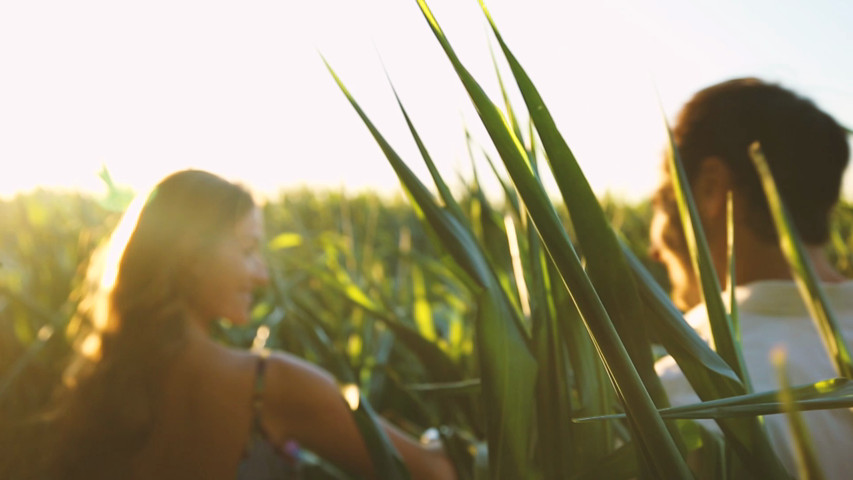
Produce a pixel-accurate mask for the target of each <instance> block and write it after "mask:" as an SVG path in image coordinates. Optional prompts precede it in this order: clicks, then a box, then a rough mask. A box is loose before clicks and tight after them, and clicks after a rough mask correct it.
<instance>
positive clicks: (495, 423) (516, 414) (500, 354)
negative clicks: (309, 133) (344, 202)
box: [327, 64, 539, 479]
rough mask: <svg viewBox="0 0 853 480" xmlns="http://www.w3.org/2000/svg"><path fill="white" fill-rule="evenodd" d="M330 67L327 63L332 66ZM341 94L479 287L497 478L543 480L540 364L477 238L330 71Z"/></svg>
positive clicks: (484, 385)
mask: <svg viewBox="0 0 853 480" xmlns="http://www.w3.org/2000/svg"><path fill="white" fill-rule="evenodd" d="M327 67H328V64H327ZM329 72H330V73H331V74H332V76H333V77H334V79H335V81H336V82H337V84H338V86H339V87H340V89H341V91H342V92H343V93H344V95H345V96H346V97H347V99H348V100H349V102H350V104H351V105H352V106H353V108H354V109H355V110H356V112H357V113H358V115H359V116H360V117H361V119H362V121H363V122H364V123H365V125H366V126H367V127H368V129H369V130H370V132H371V133H372V134H373V137H374V139H375V140H376V141H377V143H378V144H379V146H380V148H381V149H382V151H383V152H384V153H385V156H386V157H387V158H388V161H389V162H390V163H391V166H392V167H393V168H394V170H395V172H396V173H397V176H398V177H399V178H400V180H401V182H402V183H403V185H404V187H405V188H406V190H407V191H408V192H409V194H410V195H411V196H412V198H413V199H414V202H415V203H416V204H417V205H418V207H419V208H420V209H421V211H422V213H423V215H424V218H425V219H426V220H427V221H428V222H429V224H430V226H431V227H432V228H433V230H434V231H435V232H436V233H437V234H438V237H439V238H440V239H441V241H442V244H443V245H444V246H445V248H446V249H447V250H448V252H449V253H450V254H451V255H452V256H453V258H454V260H456V262H457V263H459V265H460V266H461V267H462V268H463V270H465V272H467V273H468V275H469V276H470V277H471V279H473V280H474V281H475V282H476V283H477V284H478V285H479V287H480V289H481V291H480V293H479V295H478V315H477V324H476V333H477V340H478V341H477V350H478V355H479V358H480V368H481V380H482V388H483V396H484V397H485V398H487V399H489V401H487V402H485V404H484V407H485V411H486V417H487V421H486V424H487V437H488V440H489V442H488V445H489V466H490V475H491V476H492V478H518V479H527V478H532V479H535V478H539V474H538V468H537V466H536V465H535V464H533V463H532V462H531V459H530V454H529V447H530V445H531V431H532V425H533V411H534V406H533V399H532V398H531V394H530V392H532V391H533V383H534V380H535V378H536V368H537V367H536V362H535V360H534V359H533V357H532V356H531V354H530V351H529V349H528V347H527V340H526V338H525V337H524V336H523V334H522V330H521V321H520V319H518V318H517V316H516V314H515V311H514V309H513V307H511V306H510V301H509V299H508V298H507V296H506V293H505V291H504V290H503V289H502V288H501V286H500V285H499V283H498V280H497V278H496V276H495V273H494V272H493V270H492V268H491V266H490V265H489V263H488V261H487V259H486V257H485V255H484V253H483V252H482V250H481V249H480V247H479V245H477V242H476V240H475V238H474V236H473V235H472V233H471V231H470V230H469V229H468V228H466V227H465V225H463V224H462V223H461V222H460V221H459V220H458V219H456V216H455V215H453V214H451V213H448V212H447V211H446V210H444V209H442V208H441V207H439V206H438V205H437V204H436V203H435V201H434V199H433V198H432V195H431V194H430V192H429V191H428V190H427V189H426V187H424V185H423V184H422V183H421V182H420V180H418V178H417V177H416V176H415V175H414V173H413V172H412V171H411V170H410V169H409V168H408V166H406V164H405V163H404V162H403V161H402V159H401V158H400V157H399V155H397V153H396V152H395V151H394V150H393V148H391V146H390V145H389V144H388V142H387V141H386V140H385V139H384V137H382V135H381V134H380V133H379V131H378V130H377V129H376V127H375V126H374V125H373V123H372V122H370V120H369V119H368V117H367V116H366V115H365V113H364V112H363V111H362V110H361V108H360V107H359V106H358V104H357V103H356V102H355V100H354V99H353V98H352V96H351V95H350V94H349V92H348V91H347V90H346V88H345V87H344V85H343V83H342V82H341V81H340V79H339V78H338V77H337V75H336V74H335V73H334V71H333V70H332V69H331V67H329Z"/></svg>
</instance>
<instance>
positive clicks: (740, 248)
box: [716, 233, 846, 285]
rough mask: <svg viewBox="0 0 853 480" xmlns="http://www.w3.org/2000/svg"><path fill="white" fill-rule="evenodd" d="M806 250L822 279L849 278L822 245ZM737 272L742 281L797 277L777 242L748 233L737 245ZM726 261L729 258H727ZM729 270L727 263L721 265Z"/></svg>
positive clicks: (741, 283)
mask: <svg viewBox="0 0 853 480" xmlns="http://www.w3.org/2000/svg"><path fill="white" fill-rule="evenodd" d="M805 253H806V256H807V257H808V259H809V261H810V262H811V264H812V267H813V268H814V272H815V274H816V275H817V278H818V279H819V280H820V281H822V282H829V283H837V282H841V281H844V280H846V279H845V277H844V276H843V275H841V273H839V272H838V271H837V270H836V269H835V268H834V267H833V265H832V264H831V262H830V261H829V259H828V258H827V255H826V253H825V249H824V247H823V246H822V245H806V246H805ZM735 256H736V264H735V268H736V271H735V276H736V281H737V284H738V285H745V284H747V283H752V282H756V281H760V280H790V279H792V278H793V276H792V274H791V269H790V267H789V266H788V261H787V260H786V259H785V256H784V255H783V254H782V250H781V249H780V248H779V246H778V245H777V244H773V243H767V242H765V241H762V240H759V239H757V238H755V237H754V236H752V235H750V234H748V233H746V234H743V235H741V237H740V238H739V239H738V242H737V245H736V248H735ZM723 262H725V260H724V261H723ZM717 263H718V265H716V266H717V267H718V268H722V269H721V270H719V271H720V272H725V271H726V269H725V268H723V267H724V266H725V263H723V264H722V265H720V264H719V263H720V262H719V259H718V262H717Z"/></svg>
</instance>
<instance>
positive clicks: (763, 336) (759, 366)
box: [655, 280, 853, 479]
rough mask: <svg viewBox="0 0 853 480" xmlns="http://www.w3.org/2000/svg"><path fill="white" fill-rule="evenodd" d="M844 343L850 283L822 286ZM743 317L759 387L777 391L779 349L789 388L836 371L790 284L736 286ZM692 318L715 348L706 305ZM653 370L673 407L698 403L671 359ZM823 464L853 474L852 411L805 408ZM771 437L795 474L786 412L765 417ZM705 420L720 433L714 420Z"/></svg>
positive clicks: (851, 326) (851, 325) (850, 333)
mask: <svg viewBox="0 0 853 480" xmlns="http://www.w3.org/2000/svg"><path fill="white" fill-rule="evenodd" d="M822 288H823V291H824V293H825V294H826V296H827V299H828V301H829V303H830V305H831V307H832V311H833V313H834V314H835V318H836V320H837V321H838V323H839V328H840V329H841V331H842V335H843V336H844V338H845V340H846V341H847V345H848V346H850V347H853V281H851V282H844V283H838V284H823V285H822ZM735 295H736V298H737V304H738V318H739V320H740V326H741V336H742V339H743V357H744V361H745V362H746V368H747V370H748V372H749V376H750V378H751V380H752V384H753V389H754V391H755V392H763V391H768V390H777V389H779V381H778V373H777V371H776V368H775V367H774V366H773V365H772V363H771V361H770V353H771V351H773V350H774V349H776V348H777V347H780V348H782V349H784V350H785V353H786V357H787V362H786V370H787V373H788V376H789V379H790V383H791V385H792V386H797V385H803V384H810V383H814V382H817V381H820V380H826V379H828V378H835V377H838V376H839V375H838V374H837V373H836V371H835V369H834V367H833V366H832V362H831V361H830V359H829V355H828V354H827V351H826V349H825V348H824V346H823V343H822V341H821V339H820V336H819V334H818V331H817V329H816V327H815V325H814V322H813V321H812V319H811V316H810V315H809V313H808V311H807V310H806V307H805V304H804V303H803V301H802V298H801V296H800V294H799V291H798V290H797V287H796V285H795V284H794V282H791V281H780V280H779V281H777V280H773V281H761V282H755V283H751V284H749V285H744V286H740V287H737V288H736V290H735ZM685 319H686V320H687V322H688V323H689V324H690V325H691V326H692V327H693V328H694V329H695V330H696V332H697V333H698V334H699V336H701V337H702V338H703V339H704V340H705V341H706V342H708V343H709V344H710V345H711V346H712V347H713V341H712V340H711V327H710V324H709V322H708V316H707V311H706V310H705V305H699V306H698V307H696V308H694V309H692V310H690V311H689V312H687V313H686V314H685ZM655 370H656V371H657V373H658V375H659V376H660V377H661V381H662V382H663V386H664V388H665V389H666V392H667V394H668V396H669V399H670V401H671V402H672V405H673V406H678V405H686V404H690V403H696V402H699V401H700V400H699V397H698V396H697V395H696V394H695V393H694V392H693V389H692V388H691V387H690V384H689V383H688V382H687V380H686V379H685V378H684V375H683V374H682V373H681V370H680V369H679V368H678V365H676V363H675V361H674V360H673V358H672V357H670V356H666V357H663V358H661V359H660V360H658V362H657V363H656V364H655ZM801 414H802V416H803V419H804V420H805V422H806V428H808V430H809V434H810V435H811V437H812V441H813V442H812V444H813V446H814V450H815V452H816V454H817V457H818V459H819V461H820V466H821V468H822V469H823V471H824V473H825V474H826V477H827V478H828V479H851V478H853V413H851V411H850V410H848V409H833V410H819V411H810V412H801ZM764 418H765V422H766V425H767V430H768V433H769V435H770V441H771V444H772V445H773V447H774V449H775V450H776V452H777V453H778V454H779V457H780V458H781V460H782V463H783V464H784V465H785V466H786V467H787V468H788V470H789V471H790V472H792V473H795V472H796V471H797V469H796V463H795V457H794V449H793V441H792V439H791V436H790V434H789V428H788V423H787V422H788V421H787V418H785V415H767V416H765V417H764ZM702 424H703V425H706V426H709V427H710V428H712V429H714V430H716V431H719V430H718V429H717V428H716V424H715V423H714V422H713V421H708V422H707V423H706V422H705V421H702Z"/></svg>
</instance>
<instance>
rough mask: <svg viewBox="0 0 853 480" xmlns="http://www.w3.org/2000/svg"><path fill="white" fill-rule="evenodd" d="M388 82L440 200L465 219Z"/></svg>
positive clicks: (390, 83)
mask: <svg viewBox="0 0 853 480" xmlns="http://www.w3.org/2000/svg"><path fill="white" fill-rule="evenodd" d="M385 75H386V77H388V72H387V71H386V72H385ZM388 84H389V85H391V91H393V92H394V98H395V99H396V100H397V106H399V107H400V111H401V112H402V113H403V118H405V119H406V125H408V127H409V132H410V133H411V134H412V138H414V140H415V143H416V144H417V146H418V151H420V153H421V157H423V159H424V163H426V166H427V169H429V173H430V175H431V176H432V180H433V182H434V183H435V186H436V188H437V189H438V194H439V196H440V197H441V200H442V201H443V202H444V205H445V206H447V208H449V209H450V211H451V212H453V214H454V215H456V216H457V219H458V220H459V221H463V222H464V221H465V219H466V218H467V217H465V215H464V214H463V213H462V208H461V207H460V206H459V203H457V202H456V199H455V198H453V195H452V194H451V193H450V187H448V186H447V183H445V181H444V179H443V178H441V175H440V174H439V173H438V169H437V168H436V166H435V162H433V161H432V157H431V156H430V154H429V152H428V151H427V149H426V146H425V145H424V143H423V141H422V140H421V136H420V135H419V134H418V132H417V130H415V126H414V124H413V123H412V120H411V118H409V114H408V112H407V111H406V108H405V107H403V102H401V101H400V96H399V95H397V90H396V89H395V88H394V84H393V83H392V82H391V79H390V78H388Z"/></svg>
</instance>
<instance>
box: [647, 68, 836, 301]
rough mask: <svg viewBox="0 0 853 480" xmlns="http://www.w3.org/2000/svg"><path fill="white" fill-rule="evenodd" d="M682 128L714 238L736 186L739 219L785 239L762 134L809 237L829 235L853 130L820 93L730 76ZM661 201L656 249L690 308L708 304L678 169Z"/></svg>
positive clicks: (684, 151) (758, 232) (783, 191)
mask: <svg viewBox="0 0 853 480" xmlns="http://www.w3.org/2000/svg"><path fill="white" fill-rule="evenodd" d="M673 134H674V137H675V142H676V145H677V147H678V150H679V153H680V155H681V159H682V162H683V164H684V169H685V171H686V173H687V178H688V180H689V182H690V186H691V189H692V190H693V192H694V197H695V199H696V201H697V204H698V206H699V207H700V216H701V217H702V221H703V226H705V228H706V231H707V230H709V229H710V230H711V232H706V233H708V234H709V236H710V235H712V232H713V231H714V228H715V227H714V225H709V223H710V222H711V220H712V219H719V218H724V217H725V215H724V214H723V215H720V211H721V207H720V205H724V199H725V192H726V191H727V190H732V191H733V193H734V196H735V208H736V214H735V217H736V225H737V226H740V227H745V228H747V229H748V230H749V234H750V235H752V236H754V237H755V238H756V239H757V240H758V241H760V242H766V243H767V246H768V247H770V248H773V247H775V244H776V238H777V237H776V230H775V227H774V225H773V221H772V219H771V217H770V214H769V210H768V206H767V201H766V200H765V197H764V191H763V189H762V187H761V184H760V182H759V179H758V175H757V173H756V171H755V168H754V166H753V164H752V162H751V160H750V158H749V152H748V147H749V145H750V144H752V143H753V142H755V141H758V142H760V143H761V147H762V149H763V151H764V153H765V155H766V157H767V161H768V163H769V164H770V169H771V171H772V172H773V177H774V179H775V181H776V183H777V186H778V188H779V192H780V195H781V196H782V198H783V200H784V202H785V204H786V206H787V208H788V211H789V212H790V213H791V216H792V217H793V220H794V223H795V225H796V227H797V229H798V231H799V233H800V235H801V237H802V239H803V240H804V241H805V242H806V243H807V244H811V245H821V244H823V243H825V242H826V241H827V239H828V236H829V215H830V212H831V210H832V207H833V206H834V205H835V203H836V202H837V201H838V197H839V192H840V187H841V175H842V173H843V171H844V168H845V167H846V166H847V161H848V157H849V149H848V145H847V136H846V132H845V131H844V129H843V128H841V127H840V126H839V125H838V123H836V122H835V120H833V119H832V117H830V116H829V115H827V114H826V113H824V112H822V111H821V110H819V109H818V108H817V107H816V106H815V105H814V104H813V103H812V102H811V101H809V100H807V99H804V98H802V97H800V96H798V95H796V94H795V93H793V92H791V91H789V90H786V89H784V88H782V87H780V86H778V85H772V84H767V83H764V82H762V81H761V80H758V79H755V78H744V79H736V80H730V81H727V82H723V83H720V84H717V85H713V86H711V87H708V88H706V89H704V90H702V91H700V92H698V93H697V94H696V95H694V96H693V98H692V99H691V100H690V101H689V102H688V103H687V104H686V105H685V106H684V108H683V109H682V111H681V113H680V115H679V116H678V118H677V121H676V123H675V125H674V127H673ZM654 201H655V207H656V208H655V210H656V218H655V220H654V221H653V228H652V251H653V254H654V255H655V256H657V257H658V259H659V260H661V261H663V262H664V263H666V265H667V269H668V270H669V272H670V280H671V282H672V284H673V296H674V298H675V300H676V303H677V304H678V303H680V305H679V306H681V307H685V308H686V307H689V306H691V305H693V304H695V303H697V302H698V300H699V299H698V291H697V289H696V288H695V275H693V273H692V268H691V267H690V262H689V258H688V255H687V251H686V247H685V241H684V236H683V233H682V230H681V224H680V222H679V221H678V218H677V217H678V215H677V210H676V208H675V203H674V196H673V193H672V187H671V185H670V183H669V176H668V174H666V178H665V179H664V181H663V183H662V185H661V187H660V188H659V190H658V192H657V193H656V195H655V200H654ZM721 202H723V203H721ZM722 210H723V213H724V208H723V209H722ZM714 221H715V222H716V220H714ZM716 223H717V224H719V222H716ZM716 230H719V228H717V229H716ZM709 240H711V239H709ZM717 243H719V242H717ZM714 250H715V249H714V247H713V246H712V255H713V254H714ZM716 250H717V251H718V252H719V251H720V249H719V248H717V249H716ZM722 251H723V252H724V249H723V250H722ZM718 273H721V274H724V273H725V272H718Z"/></svg>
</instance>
